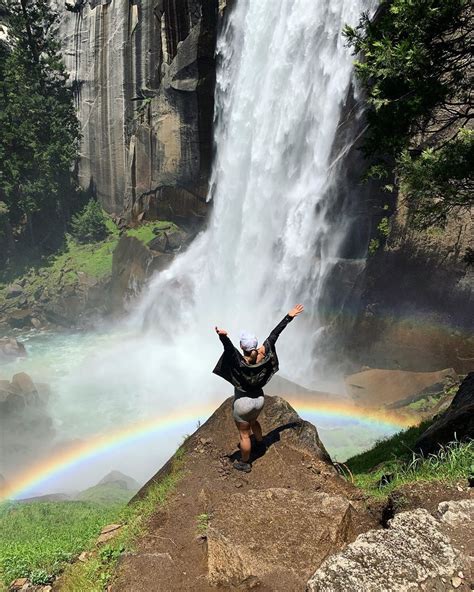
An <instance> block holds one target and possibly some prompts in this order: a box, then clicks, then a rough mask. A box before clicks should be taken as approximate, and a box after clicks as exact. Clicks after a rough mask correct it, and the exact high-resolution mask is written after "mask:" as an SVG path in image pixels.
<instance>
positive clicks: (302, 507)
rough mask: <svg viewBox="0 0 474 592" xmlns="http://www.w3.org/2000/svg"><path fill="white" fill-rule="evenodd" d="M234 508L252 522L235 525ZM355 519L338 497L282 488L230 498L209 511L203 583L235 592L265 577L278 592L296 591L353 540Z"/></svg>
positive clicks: (253, 491) (353, 510)
mask: <svg viewBox="0 0 474 592" xmlns="http://www.w3.org/2000/svg"><path fill="white" fill-rule="evenodd" d="M236 508H245V514H246V516H249V517H252V518H250V519H249V520H244V521H240V520H235V511H236ZM355 514H356V510H355V508H354V506H353V505H352V504H351V502H350V501H349V500H348V499H347V498H345V497H343V496H338V495H328V494H326V493H317V492H305V493H302V492H299V491H292V490H291V489H286V488H269V489H266V490H265V491H259V490H249V491H248V492H246V493H245V494H243V493H235V494H234V495H232V496H230V497H229V498H228V499H227V500H226V501H225V502H224V503H223V504H221V505H220V506H218V507H217V508H216V509H215V517H214V519H213V520H212V522H211V524H212V526H211V527H210V528H209V529H208V531H207V545H208V568H209V582H210V583H211V584H212V585H215V586H229V587H231V588H232V587H234V589H235V588H238V587H239V586H245V584H246V583H249V582H252V581H254V582H255V581H259V580H262V579H264V578H265V577H267V576H269V577H271V578H272V579H275V580H277V581H279V583H280V586H281V589H284V588H286V590H296V589H298V587H299V586H298V584H299V583H300V581H301V578H302V576H303V577H304V574H305V573H307V572H308V571H310V570H311V567H310V566H312V565H319V564H321V562H322V561H323V560H324V559H325V558H326V557H327V555H328V554H329V553H334V552H335V551H337V550H338V549H341V548H343V547H344V546H345V544H346V543H347V541H350V540H353V539H354V538H355V536H356V533H357V520H354V518H355ZM276 522H277V523H278V527H277V530H278V534H277V533H276V532H275V523H276ZM295 548H297V549H298V553H297V554H295ZM257 550H258V551H257Z"/></svg>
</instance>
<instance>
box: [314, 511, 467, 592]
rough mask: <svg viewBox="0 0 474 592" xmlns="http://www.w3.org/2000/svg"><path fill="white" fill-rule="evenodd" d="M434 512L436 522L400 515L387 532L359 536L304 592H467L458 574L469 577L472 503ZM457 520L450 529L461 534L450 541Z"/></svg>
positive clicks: (424, 514)
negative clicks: (458, 529)
mask: <svg viewBox="0 0 474 592" xmlns="http://www.w3.org/2000/svg"><path fill="white" fill-rule="evenodd" d="M439 511H440V515H439V516H438V517H433V516H432V515H431V514H429V513H428V512H427V511H426V510H423V509H417V510H412V511H410V512H403V513H401V514H398V515H397V516H395V518H393V519H392V520H391V521H390V522H389V527H388V528H387V529H384V530H371V531H369V532H366V533H364V534H361V535H359V536H358V537H357V539H356V540H355V541H354V542H353V543H351V544H350V545H349V546H348V547H347V548H346V549H345V550H344V551H343V552H342V553H339V554H336V555H333V556H332V557H329V559H327V560H326V561H325V562H324V563H323V564H322V565H321V567H320V568H319V569H318V570H317V571H316V572H315V574H314V575H313V577H312V578H310V580H309V581H308V585H307V588H306V590H307V592H352V591H353V590H354V591H355V590H360V591H363V592H408V591H410V590H414V591H415V590H426V591H430V592H444V591H447V590H452V589H453V588H454V587H455V588H458V587H460V586H461V585H462V586H463V587H462V588H460V589H461V590H468V589H469V588H468V583H467V582H466V583H465V585H463V581H462V579H461V578H460V577H459V575H458V574H459V573H461V575H463V577H467V576H468V574H469V572H470V561H469V554H470V553H472V552H473V548H472V540H473V535H474V500H463V501H460V502H449V504H446V502H443V503H442V504H440V508H439ZM448 511H449V513H448ZM461 515H462V523H461V522H459V521H456V525H457V526H458V527H459V526H462V533H459V532H458V533H457V536H456V535H455V536H454V537H453V536H452V534H453V531H452V521H455V520H456V519H457V518H459V517H460V516H461ZM459 535H462V536H459ZM450 584H453V586H451V585H450Z"/></svg>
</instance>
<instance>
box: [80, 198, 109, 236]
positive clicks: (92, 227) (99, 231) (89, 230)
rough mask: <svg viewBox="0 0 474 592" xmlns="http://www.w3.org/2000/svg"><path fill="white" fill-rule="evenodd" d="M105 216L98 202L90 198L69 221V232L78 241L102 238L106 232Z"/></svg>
mask: <svg viewBox="0 0 474 592" xmlns="http://www.w3.org/2000/svg"><path fill="white" fill-rule="evenodd" d="M108 232H109V231H108V229H107V223H106V217H105V216H104V212H103V211H102V208H101V206H100V204H99V203H98V202H97V201H95V200H93V199H91V200H90V201H89V203H88V204H87V205H86V206H85V207H84V208H83V209H82V210H81V211H80V212H79V213H78V214H76V215H75V216H73V217H72V221H71V234H72V236H73V237H74V238H75V239H76V240H77V241H78V242H80V243H91V242H97V241H100V240H103V239H104V238H105V237H106V236H107V234H108Z"/></svg>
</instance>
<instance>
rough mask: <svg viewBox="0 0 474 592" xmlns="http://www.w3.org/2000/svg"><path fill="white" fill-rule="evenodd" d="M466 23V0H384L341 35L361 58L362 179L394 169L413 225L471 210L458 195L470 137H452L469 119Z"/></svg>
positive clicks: (467, 175)
mask: <svg viewBox="0 0 474 592" xmlns="http://www.w3.org/2000/svg"><path fill="white" fill-rule="evenodd" d="M472 17H473V10H472V6H471V3H470V1H469V0H390V1H388V0H385V1H384V2H382V4H381V6H380V8H379V10H378V12H377V14H376V15H375V18H373V19H372V20H370V19H369V16H368V15H367V14H363V15H362V17H361V20H360V22H359V24H358V26H357V27H346V28H345V30H344V34H345V36H346V37H347V40H348V44H349V45H350V46H352V48H353V49H354V52H355V53H357V54H359V55H360V56H361V58H360V60H359V61H357V62H356V71H357V75H358V77H359V80H360V81H361V84H362V86H363V88H364V90H365V92H366V94H367V102H368V109H367V123H368V130H367V135H366V141H365V146H364V150H365V153H366V155H367V157H368V158H369V159H370V162H371V167H370V168H369V171H368V176H373V177H379V178H380V177H384V176H387V174H389V172H391V171H393V169H395V171H394V172H395V176H396V177H397V178H398V179H399V180H400V181H401V184H402V185H403V186H404V189H405V190H406V191H408V195H409V200H410V203H411V205H412V206H414V207H415V209H416V212H417V213H416V215H415V216H414V218H413V219H414V221H415V223H416V224H417V225H419V226H429V225H431V224H433V223H443V222H444V221H446V218H447V215H448V214H449V213H451V212H453V211H455V210H456V209H460V208H464V207H470V205H472V203H473V201H472V200H473V197H472V193H471V196H470V197H469V196H468V191H465V190H464V188H466V189H467V188H469V187H470V186H472V176H471V175H472V172H471V171H470V170H469V167H466V165H465V159H466V155H467V154H468V153H472V142H473V137H472V134H464V135H462V137H461V136H459V134H462V133H463V132H462V130H463V129H464V128H466V127H468V126H469V124H470V122H471V120H472V117H473V113H472V101H471V95H470V93H471V87H472V51H473V49H472V29H473V22H472V20H473V19H472ZM458 136H459V137H458ZM433 174H434V175H435V179H436V180H434V178H433V177H432V175H433ZM430 177H431V178H430ZM433 183H436V188H435V187H434V185H433ZM454 187H456V190H454ZM458 189H460V190H461V191H462V195H459V194H458V191H457V190H458ZM442 192H444V193H443V194H442ZM430 200H431V201H430ZM451 205H452V207H451Z"/></svg>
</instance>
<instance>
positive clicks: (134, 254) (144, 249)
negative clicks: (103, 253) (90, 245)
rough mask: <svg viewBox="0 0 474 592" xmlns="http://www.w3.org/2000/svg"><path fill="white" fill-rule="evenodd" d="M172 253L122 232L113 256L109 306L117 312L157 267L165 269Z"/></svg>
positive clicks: (134, 294) (138, 290)
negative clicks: (149, 245)
mask: <svg viewBox="0 0 474 592" xmlns="http://www.w3.org/2000/svg"><path fill="white" fill-rule="evenodd" d="M172 260H173V254H171V253H161V252H158V251H154V250H152V249H150V248H149V247H148V246H147V245H145V244H143V243H142V242H141V241H139V240H138V239H137V238H135V237H133V236H122V237H121V238H120V240H119V243H118V245H117V247H116V248H115V251H114V254H113V258H112V279H111V284H110V290H111V302H112V309H113V310H114V311H115V312H120V311H121V310H122V309H123V308H124V307H126V306H127V303H128V302H129V301H130V300H131V299H133V298H134V297H135V296H137V294H139V292H140V291H141V289H142V288H143V286H144V285H145V283H146V281H147V280H148V279H149V278H150V277H151V276H152V275H153V273H154V272H156V271H161V270H163V269H166V267H168V265H169V264H170V263H171V261H172Z"/></svg>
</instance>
